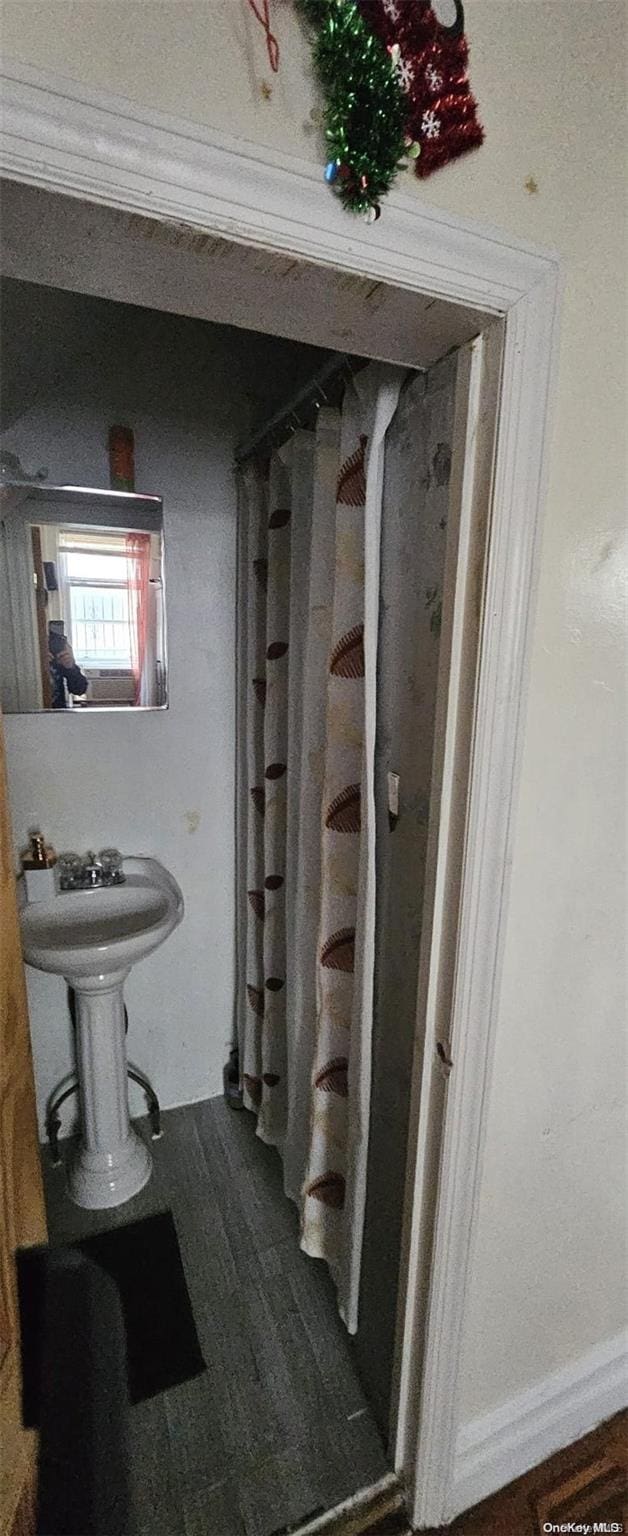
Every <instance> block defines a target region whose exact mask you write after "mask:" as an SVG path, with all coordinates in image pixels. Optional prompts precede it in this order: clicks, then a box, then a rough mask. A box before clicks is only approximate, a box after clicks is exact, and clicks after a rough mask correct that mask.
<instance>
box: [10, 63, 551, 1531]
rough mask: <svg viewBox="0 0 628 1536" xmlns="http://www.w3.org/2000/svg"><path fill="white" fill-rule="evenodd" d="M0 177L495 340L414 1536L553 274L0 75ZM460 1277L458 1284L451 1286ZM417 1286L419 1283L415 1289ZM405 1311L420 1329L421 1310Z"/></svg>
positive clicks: (506, 865) (439, 1400) (475, 1184)
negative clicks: (449, 318) (255, 256)
mask: <svg viewBox="0 0 628 1536" xmlns="http://www.w3.org/2000/svg"><path fill="white" fill-rule="evenodd" d="M2 84H3V119H4V125H3V133H2V137H1V141H0V171H1V172H2V174H4V175H6V176H8V177H9V178H11V179H13V180H15V181H21V182H26V183H29V184H31V185H34V186H39V187H43V188H46V189H48V190H49V191H56V192H58V193H64V194H66V195H67V194H70V195H73V196H75V197H79V198H83V199H86V200H88V201H91V202H99V203H103V204H106V205H108V206H111V207H116V208H121V209H125V210H127V211H129V212H132V213H141V214H147V215H149V216H150V217H151V218H152V219H157V220H159V219H161V220H164V221H168V222H173V221H174V222H180V223H183V224H184V225H185V226H186V227H191V228H195V229H199V230H202V231H204V232H209V233H212V234H214V235H216V236H221V237H222V238H225V239H228V240H232V241H235V242H236V243H240V244H244V245H248V246H253V247H257V248H258V249H265V250H268V251H276V252H281V253H284V254H285V253H289V254H290V255H292V256H293V257H294V258H295V259H296V260H302V261H305V262H310V263H311V262H312V261H314V262H316V263H318V264H323V265H327V266H329V267H335V268H337V269H340V270H344V271H347V272H352V273H357V274H359V275H360V276H362V277H364V276H367V277H372V278H373V279H374V280H377V281H381V282H385V283H388V284H392V285H397V286H400V287H403V288H405V289H408V290H411V291H415V292H416V293H417V294H422V295H426V294H427V295H429V296H430V297H434V298H440V299H444V300H447V301H449V302H451V303H453V304H456V303H457V304H461V305H465V306H470V307H472V308H477V310H478V312H481V313H482V315H483V317H484V319H485V318H486V315H487V314H488V315H495V316H500V317H501V318H502V319H503V321H504V349H503V360H502V384H501V397H500V411H499V422H498V433H497V444H496V455H495V472H494V481H493V491H492V503H491V509H490V515H491V540H490V548H489V554H488V562H487V569H486V584H485V600H484V608H483V618H482V624H481V634H480V665H479V673H478V682H477V691H476V703H475V719H474V743H473V754H472V768H471V776H470V783H469V794H468V811H467V823H466V849H465V867H464V880H463V889H462V896H461V902H460V910H459V920H458V940H457V959H456V986H455V1014H456V1053H455V1066H454V1068H453V1070H452V1072H451V1074H450V1077H449V1083H448V1091H447V1104H446V1113H445V1119H444V1128H443V1146H442V1159H441V1171H440V1183H439V1192H438V1202H437V1211H436V1220H435V1228H434V1247H433V1262H432V1268H431V1282H430V1296H429V1309H428V1317H427V1331H426V1337H425V1353H424V1359H423V1371H422V1379H421V1386H420V1392H417V1389H416V1386H415V1384H414V1381H413V1376H412V1368H411V1358H410V1356H409V1355H408V1354H407V1353H406V1356H405V1359H404V1367H405V1369H404V1370H403V1371H402V1376H401V1389H400V1414H399V1425H400V1433H399V1435H398V1440H397V1465H398V1469H399V1470H401V1471H402V1472H403V1474H404V1476H405V1478H406V1480H407V1484H408V1487H409V1512H410V1518H411V1520H412V1522H413V1524H414V1525H415V1526H418V1527H421V1526H424V1525H431V1524H440V1523H441V1521H443V1520H445V1519H447V1518H448V1511H449V1508H450V1504H449V1500H450V1495H451V1489H452V1486H453V1478H454V1470H455V1423H454V1416H453V1404H454V1402H455V1399H456V1394H457V1380H458V1368H459V1357H460V1341H461V1337H462V1328H463V1318H464V1300H465V1283H464V1281H465V1280H466V1278H467V1277H468V1274H469V1269H470V1263H471V1258H472V1252H473V1240H474V1234H475V1229H476V1227H477V1212H478V1196H479V1189H480V1183H481V1176H482V1162H483V1146H484V1133H485V1126H486V1117H487V1103H488V1093H489V1086H490V1077H491V1065H492V1058H493V1047H494V1039H495V1033H496V1027H497V1017H498V1005H499V983H500V971H501V959H502V952H503V942H504V934H505V927H506V916H507V908H508V884H509V872H510V862H511V846H512V822H513V807H514V805H515V803H516V794H517V785H518V776H519V767H520V758H521V744H522V722H523V719H524V713H525V700H526V685H527V672H528V653H529V635H530V627H531V619H532V615H533V610H534V598H535V590H536V582H537V572H538V542H539V539H538V533H539V523H540V514H541V509H542V504H543V499H544V490H545V482H546V465H547V443H548V423H549V408H550V400H551V396H552V390H553V382H554V377H555V370H556V359H557V338H558V316H559V307H560V293H561V286H562V283H561V274H560V267H559V263H558V259H557V257H556V256H555V255H554V254H553V253H551V252H546V251H542V250H539V249H537V248H535V247H533V246H531V245H528V244H526V243H524V242H521V241H518V240H516V239H515V238H514V237H511V236H509V235H507V234H505V233H504V232H503V231H498V230H494V229H490V228H486V227H483V226H481V225H478V224H475V223H471V222H470V221H465V220H462V219H459V218H457V217H454V216H453V215H451V214H448V213H444V212H442V211H440V210H439V209H436V208H432V207H429V206H427V205H424V204H422V203H421V202H420V201H419V200H418V199H417V198H416V197H409V196H405V195H402V194H398V193H393V194H392V195H391V196H390V197H389V198H388V199H387V202H386V208H385V211H384V217H383V218H382V219H381V220H380V221H379V223H377V224H375V225H371V226H366V225H364V224H362V223H361V222H359V221H357V220H355V219H351V218H350V217H349V216H347V215H346V214H345V213H344V211H343V210H342V208H341V207H340V205H339V204H338V202H337V201H336V200H334V199H333V198H332V197H330V196H329V192H328V190H327V188H326V187H325V186H324V184H323V183H322V181H321V178H320V175H319V173H318V170H317V168H316V167H315V166H312V165H310V164H309V163H308V164H305V163H303V162H301V161H299V160H297V159H295V158H293V157H291V156H288V155H282V154H281V155H280V154H278V153H277V152H276V151H271V150H266V149H265V148H263V147H262V146H258V145H253V144H250V143H249V142H247V141H243V140H235V139H229V138H226V137H224V136H221V135H219V134H217V133H214V132H210V131H208V130H205V129H203V128H200V127H199V126H198V125H195V124H192V123H189V122H186V121H184V120H179V119H176V118H173V117H170V116H166V115H165V114H162V113H157V112H154V111H151V110H149V109H143V108H139V107H136V106H134V105H133V104H131V103H129V102H128V101H126V100H125V99H123V98H119V97H116V96H112V95H109V93H105V92H101V91H95V90H92V89H89V88H88V87H86V86H83V85H80V84H78V83H75V82H72V81H68V80H65V79H62V78H61V77H58V76H54V75H52V74H49V73H48V72H44V71H40V70H36V69H33V68H31V67H30V66H27V65H24V64H17V63H12V62H11V61H8V60H6V59H5V60H4V65H3V75H2ZM463 1277H464V1278H463ZM415 1281H416V1276H415ZM414 1283H415V1282H413V1281H412V1273H411V1274H410V1285H409V1288H408V1293H407V1298H406V1305H407V1308H408V1314H409V1315H410V1314H411V1313H412V1312H414V1318H415V1322H416V1323H417V1325H418V1323H419V1321H420V1319H419V1309H420V1308H422V1306H423V1298H422V1296H421V1295H420V1294H419V1290H418V1289H414V1290H413V1288H412V1287H413V1284H414Z"/></svg>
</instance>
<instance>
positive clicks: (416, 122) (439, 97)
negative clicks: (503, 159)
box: [249, 0, 484, 222]
mask: <svg viewBox="0 0 628 1536" xmlns="http://www.w3.org/2000/svg"><path fill="white" fill-rule="evenodd" d="M249 3H252V0H249ZM295 5H296V8H297V10H298V11H299V12H300V14H301V15H302V16H303V18H304V19H305V21H306V22H307V23H308V24H309V27H310V28H311V31H312V34H313V51H314V60H315V64H316V69H317V73H318V77H319V80H320V83H321V86H322V89H323V93H324V96H325V135H326V139H327V153H328V161H327V165H326V167H325V180H326V181H327V182H328V183H329V184H330V186H332V188H333V190H334V191H335V192H336V193H337V194H338V196H339V197H340V198H341V200H342V202H343V204H344V206H345V207H346V208H349V209H350V210H351V211H352V212H356V213H362V214H363V215H364V216H365V217H366V218H367V219H368V220H369V222H371V221H373V220H374V219H376V218H377V217H378V216H379V212H380V208H379V202H380V198H382V197H383V196H384V194H385V193H386V192H387V191H389V189H390V187H391V186H392V184H393V182H394V180H395V177H396V175H397V171H398V170H399V169H401V168H403V167H405V166H406V165H407V163H408V161H415V162H416V163H415V166H414V169H415V174H416V175H417V176H420V177H425V176H429V175H431V173H432V172H433V171H435V170H437V169H438V168H439V166H442V165H445V164H446V163H447V161H448V160H453V159H456V158H457V157H458V156H459V155H462V154H464V153H465V152H466V151H467V150H470V149H474V148H475V147H477V146H478V145H479V144H481V143H482V140H483V138H484V132H483V129H482V127H481V124H480V122H479V120H478V116H477V106H476V102H475V100H474V98H473V96H472V94H471V90H470V87H469V80H468V76H467V59H468V48H467V42H466V38H465V36H464V14H463V10H462V5H461V3H460V0H432V3H431V4H430V0H295ZM267 14H268V13H267V11H266V15H267Z"/></svg>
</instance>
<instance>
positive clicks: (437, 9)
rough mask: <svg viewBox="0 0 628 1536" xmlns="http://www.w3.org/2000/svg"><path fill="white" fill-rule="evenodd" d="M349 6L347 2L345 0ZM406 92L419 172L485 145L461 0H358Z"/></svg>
mask: <svg viewBox="0 0 628 1536" xmlns="http://www.w3.org/2000/svg"><path fill="white" fill-rule="evenodd" d="M341 3H342V4H346V3H347V0H341ZM358 4H359V8H360V12H361V14H362V16H363V18H364V20H365V21H366V22H367V24H368V26H369V28H370V29H371V30H372V32H373V33H374V35H375V36H376V37H377V39H378V41H379V42H380V44H381V45H382V47H384V48H385V49H386V50H387V51H388V54H389V57H390V58H391V62H392V63H393V68H394V69H395V71H396V75H397V79H398V80H399V82H400V84H401V86H402V90H403V91H404V94H405V104H406V118H405V126H406V132H407V133H408V134H409V135H410V137H411V138H412V139H416V140H417V142H418V143H419V144H420V145H421V155H420V159H419V160H418V162H417V165H416V167H415V174H416V175H417V176H421V177H425V176H430V175H431V174H432V172H433V171H436V170H438V168H439V166H441V165H446V164H447V161H448V160H455V159H457V157H458V156H459V155H462V154H465V153H466V152H467V150H470V149H475V148H477V146H478V145H480V144H481V143H482V140H483V138H484V131H483V128H482V126H481V124H480V122H479V119H478V115H477V104H476V102H475V99H474V97H473V96H472V94H471V89H470V86H469V79H468V75H467V64H468V57H469V49H468V45H467V40H466V38H465V35H464V12H463V9H462V5H461V3H460V0H432V3H431V4H429V3H428V0H358Z"/></svg>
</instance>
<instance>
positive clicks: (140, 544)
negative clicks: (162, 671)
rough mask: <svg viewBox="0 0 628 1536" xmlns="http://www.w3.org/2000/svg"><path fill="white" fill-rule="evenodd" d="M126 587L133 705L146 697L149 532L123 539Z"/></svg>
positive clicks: (127, 536) (130, 534)
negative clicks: (133, 683)
mask: <svg viewBox="0 0 628 1536" xmlns="http://www.w3.org/2000/svg"><path fill="white" fill-rule="evenodd" d="M124 547H125V554H126V563H127V586H128V593H129V634H130V642H131V667H132V669H133V676H134V679H135V697H134V701H133V702H134V704H144V703H146V702H151V700H150V699H148V700H147V697H146V695H147V691H149V690H147V679H146V659H147V654H146V653H147V633H148V607H149V577H150V534H148V533H127V535H126V538H125V541H124Z"/></svg>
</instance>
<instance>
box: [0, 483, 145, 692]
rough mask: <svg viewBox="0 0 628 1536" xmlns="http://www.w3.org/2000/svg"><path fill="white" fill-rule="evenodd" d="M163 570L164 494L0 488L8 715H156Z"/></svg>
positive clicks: (1, 663) (2, 648) (0, 638)
mask: <svg viewBox="0 0 628 1536" xmlns="http://www.w3.org/2000/svg"><path fill="white" fill-rule="evenodd" d="M163 563H164V540H163V513H162V503H161V499H160V497H158V496H141V495H136V494H135V493H130V492H121V491H98V490H89V489H85V488H82V487H76V486H45V485H41V484H31V483H30V482H29V483H26V484H25V483H19V482H17V481H14V482H11V483H6V482H5V483H3V484H2V486H1V487H0V691H1V701H2V708H3V710H4V712H5V714H26V713H29V714H30V713H32V712H34V711H39V710H46V711H48V710H51V711H68V710H71V711H72V713H76V712H77V711H81V710H83V711H85V710H94V709H97V710H105V709H106V710H110V709H162V708H164V706H165V705H166V704H167V702H168V700H167V660H166V610H165V592H164V574H163Z"/></svg>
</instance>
